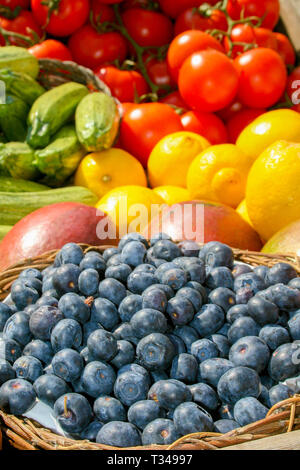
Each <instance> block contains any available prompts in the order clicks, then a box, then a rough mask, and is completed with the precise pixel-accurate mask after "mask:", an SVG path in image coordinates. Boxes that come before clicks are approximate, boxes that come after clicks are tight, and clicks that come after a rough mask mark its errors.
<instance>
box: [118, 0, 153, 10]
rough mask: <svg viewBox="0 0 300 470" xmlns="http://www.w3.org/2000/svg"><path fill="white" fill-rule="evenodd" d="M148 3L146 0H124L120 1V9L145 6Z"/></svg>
mask: <svg viewBox="0 0 300 470" xmlns="http://www.w3.org/2000/svg"><path fill="white" fill-rule="evenodd" d="M148 5H149V3H148V0H125V1H123V2H122V5H121V7H122V10H123V11H125V10H128V9H129V8H139V7H142V8H147V7H148Z"/></svg>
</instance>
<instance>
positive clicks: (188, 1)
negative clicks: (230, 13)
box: [158, 0, 218, 18]
mask: <svg viewBox="0 0 300 470" xmlns="http://www.w3.org/2000/svg"><path fill="white" fill-rule="evenodd" d="M217 2H218V0H202V1H201V0H158V3H159V5H160V7H161V9H162V11H163V12H164V13H166V14H167V15H168V16H171V17H172V18H177V16H178V15H179V14H180V13H182V12H183V11H184V10H186V9H187V8H194V7H199V6H200V5H202V3H209V4H210V5H215V4H216V3H217Z"/></svg>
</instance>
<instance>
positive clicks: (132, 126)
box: [120, 103, 183, 167]
mask: <svg viewBox="0 0 300 470" xmlns="http://www.w3.org/2000/svg"><path fill="white" fill-rule="evenodd" d="M182 130H183V128H182V125H181V122H180V116H179V115H178V114H176V112H175V111H174V110H173V109H172V108H171V107H170V106H168V105H167V104H163V103H144V104H139V105H136V106H135V107H131V108H129V110H128V111H127V112H125V115H124V116H123V120H122V124H121V138H120V141H121V145H122V147H123V148H124V149H125V150H127V152H129V153H131V154H132V155H134V156H135V157H136V158H137V159H138V160H139V161H140V162H141V163H142V164H143V165H144V167H146V166H147V162H148V158H149V156H150V153H151V151H152V150H153V148H154V147H155V145H156V144H157V142H159V141H160V140H161V139H162V138H163V137H165V136H166V135H168V134H172V133H173V132H179V131H182Z"/></svg>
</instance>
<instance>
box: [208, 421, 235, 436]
mask: <svg viewBox="0 0 300 470" xmlns="http://www.w3.org/2000/svg"><path fill="white" fill-rule="evenodd" d="M239 427H240V425H239V424H238V423H237V422H236V421H234V420H233V419H219V420H218V421H215V423H214V430H215V432H219V433H221V434H227V433H228V432H230V431H233V430H234V429H238V428H239Z"/></svg>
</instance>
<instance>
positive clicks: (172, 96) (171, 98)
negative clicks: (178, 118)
mask: <svg viewBox="0 0 300 470" xmlns="http://www.w3.org/2000/svg"><path fill="white" fill-rule="evenodd" d="M159 101H160V103H165V104H168V105H169V106H173V107H174V106H175V108H179V109H183V110H184V111H187V110H188V105H187V104H186V103H185V102H184V101H183V99H182V96H181V95H180V93H179V91H173V92H172V93H169V94H168V95H167V96H164V97H163V98H161V99H160V100H159Z"/></svg>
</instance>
